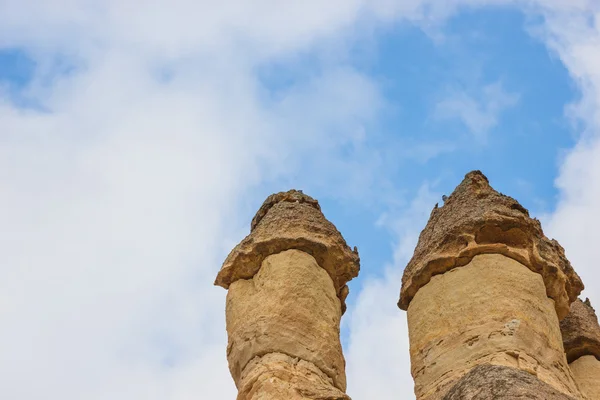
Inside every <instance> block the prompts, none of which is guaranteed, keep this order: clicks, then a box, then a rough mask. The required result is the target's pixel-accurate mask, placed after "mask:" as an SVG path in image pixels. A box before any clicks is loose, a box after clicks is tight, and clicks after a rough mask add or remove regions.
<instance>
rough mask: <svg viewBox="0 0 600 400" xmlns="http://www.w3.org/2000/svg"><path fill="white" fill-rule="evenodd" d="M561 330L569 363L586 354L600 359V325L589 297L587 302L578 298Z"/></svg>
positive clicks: (599, 377) (562, 322) (564, 320)
mask: <svg viewBox="0 0 600 400" xmlns="http://www.w3.org/2000/svg"><path fill="white" fill-rule="evenodd" d="M560 330H561V332H562V337H563V343H564V347H565V352H566V353H567V360H568V361H569V363H571V362H573V361H575V360H576V359H578V358H579V357H582V356H585V355H591V356H595V357H596V358H598V360H600V325H598V318H597V317H596V313H595V311H594V309H593V308H592V306H591V304H590V302H589V300H588V299H586V301H585V302H583V301H581V300H579V299H577V300H576V301H574V302H573V304H571V310H570V312H569V315H567V317H566V318H565V319H563V320H562V321H561V323H560ZM598 380H599V381H600V375H599V376H598Z"/></svg>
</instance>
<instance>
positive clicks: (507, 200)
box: [398, 171, 583, 319]
mask: <svg viewBox="0 0 600 400" xmlns="http://www.w3.org/2000/svg"><path fill="white" fill-rule="evenodd" d="M486 253H487V254H489V253H497V254H503V255H505V256H507V257H510V258H512V259H514V260H516V261H519V262H520V263H521V264H523V265H525V266H527V267H528V268H529V269H531V270H532V271H534V272H537V273H539V274H541V276H542V277H543V279H544V283H545V286H546V293H547V295H548V297H550V298H552V299H553V300H554V301H555V305H556V312H557V314H558V316H559V319H562V318H564V317H565V316H566V315H567V313H568V311H569V305H570V304H571V302H573V301H574V300H575V299H576V298H577V296H578V295H579V293H580V292H581V290H582V289H583V284H582V282H581V279H580V278H579V276H578V275H577V274H576V273H575V271H574V270H573V268H572V267H571V264H570V263H569V261H568V260H567V259H566V258H565V254H564V250H563V248H562V247H561V246H560V245H559V244H558V242H556V241H555V240H549V239H548V238H546V236H544V233H543V231H542V228H541V225H540V222H539V221H538V220H537V219H532V218H530V217H529V213H528V211H527V210H526V209H525V208H523V206H521V205H520V204H519V203H518V202H517V201H516V200H515V199H513V198H511V197H508V196H505V195H503V194H500V193H498V192H497V191H495V190H494V189H493V188H492V187H491V186H490V185H489V182H488V179H487V178H486V177H485V176H484V175H483V174H482V173H481V172H479V171H473V172H470V173H468V174H467V175H466V176H465V179H464V180H463V182H462V183H461V184H460V185H458V187H457V188H456V189H455V190H454V192H453V193H452V194H451V195H450V196H449V197H448V198H447V200H446V202H445V204H444V205H443V207H439V208H438V207H437V205H436V207H435V208H434V209H433V211H432V213H431V216H430V218H429V222H428V223H427V226H426V227H425V229H424V230H423V232H421V235H420V237H419V242H418V244H417V247H416V249H415V253H414V255H413V257H412V259H411V260H410V262H409V263H408V265H407V267H406V269H405V270H404V275H403V277H402V290H401V293H400V301H399V303H398V306H399V307H400V308H402V309H403V310H406V309H407V307H408V305H409V304H410V302H411V300H412V299H413V297H414V296H415V294H416V293H417V291H418V290H419V289H420V288H421V287H423V286H424V285H426V284H427V283H428V282H429V281H430V280H431V277H432V276H435V275H439V274H443V273H444V272H447V271H449V270H451V269H453V268H457V267H460V266H463V265H466V264H467V263H469V262H470V261H471V259H473V257H474V256H476V255H477V254H486Z"/></svg>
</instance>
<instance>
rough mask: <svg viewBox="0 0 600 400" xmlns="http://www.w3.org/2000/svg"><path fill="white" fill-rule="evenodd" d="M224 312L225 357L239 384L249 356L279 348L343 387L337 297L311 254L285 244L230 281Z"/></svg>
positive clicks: (344, 383) (331, 283)
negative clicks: (251, 272) (244, 276)
mask: <svg viewBox="0 0 600 400" xmlns="http://www.w3.org/2000/svg"><path fill="white" fill-rule="evenodd" d="M226 315H227V333H228V338H229V342H228V346H227V358H228V360H229V369H230V371H231V375H232V377H233V379H234V381H235V382H236V384H237V385H238V388H239V381H240V378H241V375H242V372H243V371H244V369H245V368H246V365H247V364H248V363H249V362H250V360H252V359H253V358H255V357H260V356H263V355H265V354H269V353H283V354H287V355H289V356H291V357H295V358H299V359H301V360H305V361H307V362H310V363H312V364H314V365H315V366H316V367H317V368H319V369H320V370H321V371H323V373H325V374H326V375H327V376H329V377H330V378H331V380H332V382H333V384H334V385H335V386H336V387H337V388H338V389H340V390H342V391H344V390H346V375H345V361H344V356H343V354H342V346H341V344H340V340H339V335H340V318H341V308H340V300H339V299H338V298H337V296H336V293H335V289H334V286H333V282H332V281H331V278H330V277H329V275H327V273H326V272H325V270H324V269H323V268H321V267H319V265H318V264H317V262H316V260H315V259H314V258H313V257H312V256H311V255H309V254H307V253H304V252H302V251H300V250H287V251H284V252H282V253H278V254H273V255H270V256H268V257H267V258H265V259H264V260H263V262H262V267H261V268H260V270H259V271H258V272H257V273H256V275H254V277H253V278H252V279H248V280H244V279H240V280H237V281H235V282H233V283H232V284H231V286H230V287H229V291H228V293H227V307H226Z"/></svg>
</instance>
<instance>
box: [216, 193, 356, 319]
mask: <svg viewBox="0 0 600 400" xmlns="http://www.w3.org/2000/svg"><path fill="white" fill-rule="evenodd" d="M289 249H297V250H301V251H303V252H305V253H308V254H310V255H312V256H313V257H314V258H315V259H316V260H317V263H318V264H319V265H320V266H321V267H322V268H324V269H325V271H327V273H328V274H329V276H330V277H331V279H332V281H333V284H334V287H335V292H336V294H337V296H338V298H339V299H340V300H341V307H342V310H343V311H344V310H345V297H346V296H347V295H348V287H347V286H346V283H347V282H348V281H350V280H351V279H353V278H355V277H356V276H357V275H358V272H359V262H360V259H359V256H358V251H357V250H356V247H355V248H354V250H351V249H350V247H348V245H347V244H346V241H345V240H344V238H343V237H342V235H341V234H340V233H339V231H338V230H337V229H336V228H335V226H334V225H333V224H332V223H331V222H329V221H328V220H327V219H326V218H325V217H324V216H323V214H322V213H321V209H320V206H319V203H318V202H317V201H316V200H315V199H313V198H312V197H310V196H307V195H305V194H303V193H302V192H300V191H296V190H291V191H288V192H281V193H277V194H274V195H271V196H269V197H268V198H267V200H266V201H265V202H264V204H263V205H262V207H261V208H260V210H259V211H258V213H257V214H256V216H255V217H254V219H253V220H252V230H251V233H250V235H248V236H247V237H246V238H244V240H242V242H241V243H240V244H238V245H237V246H236V247H235V248H234V249H233V250H232V251H231V253H230V254H229V256H228V257H227V259H226V260H225V262H224V263H223V267H222V268H221V271H220V272H219V274H218V275H217V279H216V281H215V284H216V285H219V286H222V287H224V288H226V289H227V288H229V286H230V285H231V284H232V283H233V282H235V281H237V280H240V279H250V278H252V277H253V276H254V275H255V274H256V273H257V272H258V270H259V269H260V266H261V264H262V262H263V260H264V259H265V258H266V257H268V256H269V255H271V254H276V253H280V252H282V251H285V250H289Z"/></svg>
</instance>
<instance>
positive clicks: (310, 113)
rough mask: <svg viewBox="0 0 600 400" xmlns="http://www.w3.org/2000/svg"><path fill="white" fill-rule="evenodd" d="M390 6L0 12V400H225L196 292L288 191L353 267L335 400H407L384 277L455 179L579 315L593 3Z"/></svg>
mask: <svg viewBox="0 0 600 400" xmlns="http://www.w3.org/2000/svg"><path fill="white" fill-rule="evenodd" d="M26 3H27V4H26ZM392 3H394V2H392ZM392 3H390V2H386V1H385V0H373V1H361V0H355V1H347V0H339V1H338V0H333V1H331V2H327V3H326V4H323V3H322V2H317V1H311V0H309V1H305V2H301V3H296V2H294V3H292V2H290V3H285V2H270V1H265V2H260V3H257V4H254V5H253V6H252V7H250V6H248V5H246V2H244V1H234V0H231V1H228V2H223V3H221V4H218V5H217V4H214V2H192V1H188V0H179V1H178V2H177V6H172V5H171V3H169V4H167V2H160V1H158V2H153V3H152V4H151V5H148V7H146V8H144V9H142V10H139V9H132V8H129V7H127V5H126V4H125V3H123V2H120V1H116V0H115V1H112V0H110V1H103V2H94V1H91V2H86V3H83V2H81V3H77V2H72V3H71V4H69V5H65V4H63V3H61V2H58V1H54V0H30V1H29V2H25V3H23V2H20V1H16V0H4V1H2V0H0V121H1V124H0V125H1V126H2V128H0V193H2V196H0V225H2V226H3V227H5V228H6V229H5V231H4V232H1V231H0V254H3V257H4V261H3V262H2V263H0V265H1V266H0V278H1V279H0V293H2V296H4V297H3V298H4V299H5V300H6V301H4V302H3V303H4V304H5V306H3V307H4V309H2V308H0V324H1V326H2V327H3V329H0V343H4V344H5V345H6V346H7V348H5V349H1V348H0V350H1V351H0V352H2V353H3V354H4V355H5V356H4V357H3V360H0V372H1V373H3V374H4V376H7V377H8V378H9V379H8V380H9V381H10V382H11V383H10V384H9V385H8V386H5V387H2V388H0V397H3V398H19V399H35V398H39V397H40V395H41V394H44V395H45V396H46V397H49V398H51V399H53V398H61V399H66V400H69V399H79V398H82V397H85V398H90V399H104V398H108V397H110V398H113V399H119V398H121V397H123V398H127V399H131V398H139V399H153V398H156V399H172V400H180V399H186V398H189V396H190V393H196V394H197V393H202V394H203V395H205V396H206V397H207V398H214V399H230V398H233V396H234V395H235V387H234V385H233V382H232V381H231V378H230V376H229V372H228V370H227V364H226V358H225V346H226V340H227V339H226V334H225V321H224V312H223V311H224V304H225V303H224V302H225V291H224V290H223V289H221V288H217V287H214V286H213V285H212V282H213V280H214V277H215V275H216V272H217V271H218V269H219V267H220V264H221V262H222V261H223V259H224V258H225V256H226V255H227V253H228V252H229V250H230V249H231V248H232V247H233V246H234V245H235V244H236V243H237V242H238V241H239V240H241V238H243V237H244V236H245V235H246V234H247V233H248V231H249V224H250V220H251V219H252V217H253V215H254V213H255V211H256V210H257V209H258V207H259V206H260V204H261V203H262V201H263V200H264V198H265V197H266V196H267V195H269V194H271V193H273V192H277V191H281V190H287V189H289V188H297V189H302V190H304V191H305V192H306V193H308V194H310V195H311V196H313V197H315V198H317V199H318V200H319V201H320V203H321V205H322V208H323V211H324V213H325V215H326V216H327V217H328V218H329V219H330V220H332V221H333V222H334V223H335V224H336V226H337V227H338V229H339V230H340V231H341V232H342V234H343V235H344V236H345V238H346V240H347V242H348V243H349V244H350V245H351V246H354V245H356V246H357V247H358V248H359V251H360V254H361V264H362V267H361V274H360V276H359V277H358V278H357V279H355V280H354V281H352V283H351V284H350V288H351V294H350V297H349V299H348V304H349V309H348V313H347V314H346V315H345V316H344V319H343V328H342V340H343V344H344V350H345V355H346V359H347V375H348V381H349V389H348V390H349V394H350V395H351V396H352V398H353V399H355V400H361V399H369V398H378V399H395V398H398V393H402V394H403V397H402V398H410V396H411V393H412V380H411V378H410V365H409V360H408V338H407V332H406V321H405V315H404V313H403V312H402V311H400V310H399V309H398V308H397V307H396V301H397V299H398V294H399V290H400V277H401V273H402V268H403V267H404V265H405V264H406V262H407V261H408V258H409V257H410V255H411V253H412V250H413V248H414V245H415V243H416V238H417V236H418V233H419V231H420V230H421V229H422V228H423V227H424V225H425V223H426V220H427V217H428V215H429V212H430V210H431V208H432V207H433V206H434V204H435V203H436V202H441V196H442V195H443V194H449V193H450V192H451V191H452V190H453V188H454V187H455V186H456V185H457V184H458V183H459V182H460V181H461V180H462V177H463V176H464V174H465V173H467V172H468V171H470V170H472V169H480V170H482V171H483V172H484V173H485V174H486V175H487V176H488V178H489V179H490V181H491V183H492V185H493V186H494V187H495V188H496V189H498V190H500V191H501V192H503V193H505V194H508V195H511V196H513V197H515V198H516V199H518V200H519V201H520V202H521V203H522V204H523V205H524V206H525V207H526V208H528V209H529V210H530V211H531V212H532V214H533V215H535V216H538V217H539V218H540V219H541V220H542V222H543V224H544V228H545V230H546V232H547V233H548V236H551V237H556V238H557V239H558V240H559V241H560V242H561V243H562V244H563V246H564V247H565V249H566V252H567V256H568V257H569V258H570V259H571V261H572V263H573V265H574V267H575V269H576V270H577V271H578V272H579V273H580V275H581V276H582V278H583V280H584V282H585V283H586V286H587V289H586V291H585V295H586V296H589V297H590V298H591V299H592V302H595V303H600V287H599V286H598V285H597V284H596V282H597V281H598V278H600V275H599V274H598V272H597V267H596V261H595V259H596V255H595V252H594V249H595V243H596V242H597V240H596V239H597V234H596V230H597V226H598V225H599V224H600V209H599V207H598V205H597V203H598V202H597V201H596V199H597V197H598V196H600V141H599V139H600V113H599V112H598V111H597V110H598V109H599V107H598V105H600V77H599V76H598V73H597V71H599V70H600V6H599V5H598V4H597V2H595V1H593V0H580V1H577V2H574V1H572V0H568V1H567V0H552V1H541V0H540V1H533V2H527V3H526V4H525V2H520V1H513V0H493V1H492V0H490V1H486V0H452V1H448V2H443V3H442V2H431V1H429V0H411V1H407V2H398V3H397V4H396V3H394V4H392ZM30 10H36V12H35V13H33V12H31V11H30ZM32 378H33V379H35V380H36V381H37V382H38V384H37V385H35V386H33V385H29V384H24V382H30V381H31V379H32Z"/></svg>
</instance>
